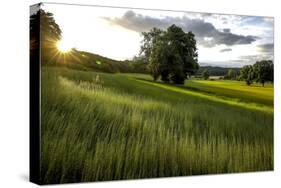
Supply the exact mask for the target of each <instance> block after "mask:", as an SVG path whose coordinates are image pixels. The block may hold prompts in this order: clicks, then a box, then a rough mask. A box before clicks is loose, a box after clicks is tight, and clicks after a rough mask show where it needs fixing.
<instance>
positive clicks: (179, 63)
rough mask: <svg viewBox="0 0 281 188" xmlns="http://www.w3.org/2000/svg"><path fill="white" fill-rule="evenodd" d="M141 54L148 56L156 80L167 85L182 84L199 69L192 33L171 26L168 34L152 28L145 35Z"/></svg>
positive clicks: (150, 68) (147, 59) (149, 65)
mask: <svg viewBox="0 0 281 188" xmlns="http://www.w3.org/2000/svg"><path fill="white" fill-rule="evenodd" d="M142 35H143V40H142V46H141V51H140V54H143V55H144V56H145V57H146V61H147V62H148V68H149V70H150V72H151V74H152V76H153V78H154V80H156V79H158V77H159V76H161V80H162V81H165V82H170V81H171V82H173V83H176V84H183V83H184V80H185V79H186V78H187V76H188V75H192V74H194V73H195V72H196V71H197V70H198V68H199V66H198V59H197V57H198V53H197V48H196V40H195V38H194V34H193V33H192V32H188V33H185V32H184V31H183V30H182V29H181V28H180V27H177V26H176V25H171V26H170V27H169V28H168V29H167V30H166V31H163V30H160V29H157V28H153V29H152V30H150V31H149V32H144V33H142Z"/></svg>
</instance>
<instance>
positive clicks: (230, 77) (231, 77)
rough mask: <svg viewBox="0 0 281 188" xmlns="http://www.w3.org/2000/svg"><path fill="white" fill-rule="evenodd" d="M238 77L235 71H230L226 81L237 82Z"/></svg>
mask: <svg viewBox="0 0 281 188" xmlns="http://www.w3.org/2000/svg"><path fill="white" fill-rule="evenodd" d="M236 76H237V74H236V72H235V71H234V70H233V69H228V71H227V74H226V76H225V79H230V80H235V79H236Z"/></svg>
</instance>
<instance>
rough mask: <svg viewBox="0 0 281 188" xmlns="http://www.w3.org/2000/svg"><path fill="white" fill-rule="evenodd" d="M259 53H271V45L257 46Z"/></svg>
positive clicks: (272, 46)
mask: <svg viewBox="0 0 281 188" xmlns="http://www.w3.org/2000/svg"><path fill="white" fill-rule="evenodd" d="M257 47H258V49H259V50H260V51H261V52H267V53H273V48H274V45H273V43H267V44H261V45H258V46H257Z"/></svg>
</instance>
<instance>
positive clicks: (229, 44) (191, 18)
mask: <svg viewBox="0 0 281 188" xmlns="http://www.w3.org/2000/svg"><path fill="white" fill-rule="evenodd" d="M42 9H44V10H45V11H48V12H51V13H53V14H54V19H55V21H56V23H57V24H58V25H59V26H60V28H61V30H62V40H63V42H64V43H65V44H66V45H68V46H70V47H74V48H76V49H77V50H83V51H88V52H92V53H95V54H99V55H102V56H105V57H109V58H112V59H116V60H126V59H132V58H133V57H134V56H136V55H138V54H139V51H140V45H141V40H142V36H141V32H147V31H149V30H150V29H152V28H153V27H157V28H161V29H166V28H167V27H169V26H170V25H172V24H175V25H177V26H180V27H181V28H182V29H183V30H184V31H185V32H189V31H192V32H193V33H194V34H195V38H196V41H197V48H198V62H199V64H200V65H203V66H204V65H205V66H206V65H210V66H221V67H242V66H244V65H249V64H254V63H255V62H256V61H258V60H262V59H270V60H273V55H274V54H273V51H274V50H273V49H274V44H273V42H274V38H273V37H274V20H273V18H271V17H258V16H239V15H225V14H210V13H195V12H178V11H177V12H173V11H159V10H143V9H128V8H109V7H93V6H73V5H59V4H43V5H42Z"/></svg>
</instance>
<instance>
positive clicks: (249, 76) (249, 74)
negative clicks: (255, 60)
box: [240, 65, 255, 85]
mask: <svg viewBox="0 0 281 188" xmlns="http://www.w3.org/2000/svg"><path fill="white" fill-rule="evenodd" d="M240 78H241V79H242V80H245V81H246V84H247V85H251V84H252V83H253V81H254V79H255V71H254V68H253V66H251V65H246V66H244V67H243V68H242V69H241V71H240Z"/></svg>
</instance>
